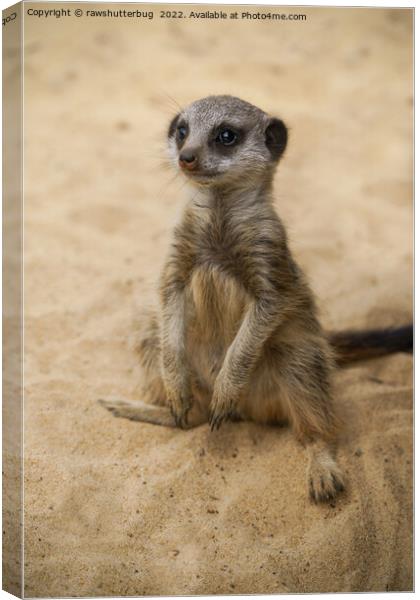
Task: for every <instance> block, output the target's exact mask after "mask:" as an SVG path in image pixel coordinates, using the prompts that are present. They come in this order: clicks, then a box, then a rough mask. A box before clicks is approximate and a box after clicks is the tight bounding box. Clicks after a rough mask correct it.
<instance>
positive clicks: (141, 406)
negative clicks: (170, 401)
mask: <svg viewBox="0 0 420 600" xmlns="http://www.w3.org/2000/svg"><path fill="white" fill-rule="evenodd" d="M98 402H99V404H100V405H101V406H103V407H104V408H106V409H107V410H109V412H111V413H112V414H113V415H114V417H121V418H124V419H130V421H140V422H142V423H152V424H153V425H163V426H166V427H175V419H174V417H173V416H172V414H171V411H170V410H169V408H167V407H166V406H156V405H154V404H146V402H141V401H137V402H128V401H126V400H119V399H117V398H109V399H107V400H103V399H100V400H98Z"/></svg>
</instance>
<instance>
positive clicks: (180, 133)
mask: <svg viewBox="0 0 420 600" xmlns="http://www.w3.org/2000/svg"><path fill="white" fill-rule="evenodd" d="M176 131H177V134H178V139H179V141H180V142H182V141H183V140H185V138H186V137H187V133H188V131H187V128H186V127H185V125H180V126H179V127H178V128H177V130H176Z"/></svg>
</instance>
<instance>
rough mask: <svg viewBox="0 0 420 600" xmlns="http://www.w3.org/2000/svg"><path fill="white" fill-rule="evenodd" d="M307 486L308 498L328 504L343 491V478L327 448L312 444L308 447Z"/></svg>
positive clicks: (320, 444) (321, 444)
mask: <svg viewBox="0 0 420 600" xmlns="http://www.w3.org/2000/svg"><path fill="white" fill-rule="evenodd" d="M307 448H308V452H309V464H308V484H309V496H310V498H311V499H312V500H313V501H314V502H316V503H318V502H328V501H330V500H332V499H333V498H335V497H336V495H337V494H338V493H339V492H342V491H343V490H344V477H343V474H342V472H341V470H340V467H339V466H338V465H337V463H336V461H335V460H334V458H333V456H332V455H331V451H330V449H329V448H328V446H327V445H326V444H324V443H321V442H314V443H312V444H310V445H309V446H308V447H307Z"/></svg>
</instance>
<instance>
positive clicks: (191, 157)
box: [179, 152, 198, 171]
mask: <svg viewBox="0 0 420 600" xmlns="http://www.w3.org/2000/svg"><path fill="white" fill-rule="evenodd" d="M179 164H180V166H181V167H182V168H183V169H188V171H193V170H194V169H195V168H196V166H197V164H198V160H197V157H196V156H195V154H193V153H192V152H183V153H182V154H180V155H179Z"/></svg>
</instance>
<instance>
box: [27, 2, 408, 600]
mask: <svg viewBox="0 0 420 600" xmlns="http://www.w3.org/2000/svg"><path fill="white" fill-rule="evenodd" d="M33 6H34V5H31V7H33ZM40 6H41V5H40ZM63 6H64V5H63ZM44 7H45V6H44ZM73 8H74V7H73ZM118 8H121V5H120V6H119V7H118ZM143 9H144V7H143ZM154 10H155V19H154V20H152V21H143V22H140V21H138V20H129V19H105V18H97V19H93V18H92V19H89V18H80V19H77V18H76V17H71V18H69V19H64V18H62V19H54V20H53V19H36V18H29V17H26V21H25V35H26V40H25V48H26V54H25V77H26V79H25V136H26V137H25V168H26V171H25V191H26V196H25V222H24V225H25V255H24V259H25V327H26V330H25V352H26V358H25V377H26V380H25V390H26V397H25V482H26V489H25V567H26V568H25V594H26V595H27V596H38V597H39V596H80V595H84V596H94V595H104V596H106V595H121V596H123V595H132V596H134V595H142V594H148V595H159V594H164V595H167V594H215V593H273V592H277V593H280V592H331V591H374V590H410V589H412V585H413V584H412V358H411V356H408V355H402V354H397V355H394V356H391V357H387V358H384V359H381V360H379V359H378V360H375V361H372V362H366V363H363V364H358V365H356V366H354V367H352V368H348V369H347V370H342V371H340V372H339V373H338V374H337V377H336V388H337V390H336V395H337V403H338V405H339V406H340V412H341V414H342V415H343V416H344V418H345V422H346V430H345V432H344V434H343V439H342V441H341V445H340V447H339V451H338V460H339V462H340V464H341V465H342V467H343V469H344V471H345V474H346V479H347V481H348V490H347V492H346V494H345V495H344V496H343V497H341V498H340V499H339V500H338V501H336V502H334V503H331V504H329V505H326V506H315V505H313V504H311V503H310V502H309V500H308V498H307V490H306V482H305V469H306V457H305V452H304V450H303V449H302V448H301V447H300V446H298V445H297V443H296V442H295V440H294V439H293V436H292V434H291V431H290V430H289V429H287V428H286V429H284V428H283V429H282V428H273V427H271V428H270V427H262V426H257V425H254V424H251V423H240V424H233V423H230V424H227V425H226V426H223V427H222V428H221V430H220V431H219V432H216V433H210V431H209V428H208V426H206V425H205V426H202V427H199V428H197V429H195V430H192V431H188V432H185V431H181V430H170V429H166V428H158V427H156V426H153V425H147V424H139V423H133V422H130V421H127V420H122V419H115V418H113V417H112V415H110V414H109V413H108V412H106V411H105V410H104V409H103V408H101V406H99V404H98V403H97V399H98V398H100V397H107V396H110V395H117V396H119V397H122V398H127V399H135V398H136V397H138V394H139V388H140V383H141V381H140V378H141V375H140V373H139V369H138V364H137V357H136V354H135V352H134V351H133V348H132V338H133V330H134V326H133V323H134V322H135V319H136V307H137V306H139V305H141V304H142V303H143V302H145V301H146V300H149V299H151V300H152V301H153V299H154V295H153V294H154V287H153V286H154V284H153V279H154V277H155V276H156V275H157V273H158V271H159V268H160V265H161V263H162V260H163V259H164V256H165V253H166V248H167V244H168V232H169V231H170V229H171V227H172V225H173V222H174V220H175V217H176V215H177V214H178V212H179V210H180V207H181V206H182V204H183V202H184V192H185V190H184V186H183V181H182V180H181V178H179V177H178V178H174V175H173V173H172V172H171V171H169V170H166V169H165V168H164V167H163V165H162V163H163V159H164V156H165V143H164V142H165V135H166V128H167V124H168V122H169V120H170V118H171V117H172V116H173V115H174V114H175V113H176V111H177V108H176V104H175V102H174V101H173V100H172V99H174V100H175V101H176V102H178V103H179V104H181V105H182V104H186V103H188V102H190V101H192V100H194V99H197V98H200V97H202V96H206V95H208V94H215V93H232V94H235V95H237V96H240V97H242V98H244V99H246V100H249V101H251V102H253V103H254V104H256V105H258V106H260V107H262V108H264V109H265V110H266V111H267V112H270V113H273V114H276V115H278V116H280V117H282V118H283V119H284V120H285V122H286V123H287V125H288V126H289V127H290V145H289V148H288V150H287V152H286V155H285V157H284V160H283V161H282V162H281V165H280V167H279V169H278V173H277V175H276V180H275V190H276V207H277V209H278V212H279V214H280V215H281V216H282V218H283V219H284V221H285V223H286V225H287V228H288V231H289V234H290V243H291V248H292V250H293V252H294V254H295V256H296V258H297V260H298V262H299V263H300V264H301V266H302V267H303V268H304V270H305V271H306V273H307V275H308V277H309V280H310V282H311V284H312V286H313V288H314V290H315V292H316V295H317V297H318V301H319V306H320V314H321V319H322V322H323V324H324V325H325V326H326V327H328V328H332V329H337V328H338V329H343V328H347V327H374V326H388V325H393V324H395V325H397V324H404V323H406V322H409V321H411V318H412V317H411V311H412V306H411V295H412V278H411V269H412V148H411V141H412V140H411V138H412V96H411V88H412V79H411V77H412V60H411V58H412V56H411V53H412V47H411V43H412V22H411V12H410V11H404V10H379V9H373V10H369V9H355V10H353V9H351V10H350V9H346V10H344V9H311V10H309V9H305V13H306V14H307V15H308V20H307V22H306V23H299V22H297V23H285V24H280V23H275V22H271V23H268V22H262V21H255V22H251V23H248V22H243V21H226V22H223V23H221V22H217V23H216V22H210V21H190V20H187V19H185V20H179V19H178V20H176V19H174V20H165V19H163V20H162V19H159V18H158V16H159V9H158V8H157V7H154ZM188 10H190V9H189V8H188ZM259 10H261V9H259ZM294 10H296V9H294ZM287 12H288V11H287ZM300 12H302V11H300Z"/></svg>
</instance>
